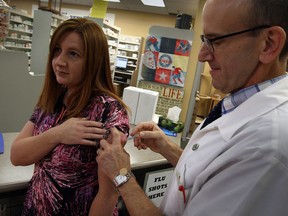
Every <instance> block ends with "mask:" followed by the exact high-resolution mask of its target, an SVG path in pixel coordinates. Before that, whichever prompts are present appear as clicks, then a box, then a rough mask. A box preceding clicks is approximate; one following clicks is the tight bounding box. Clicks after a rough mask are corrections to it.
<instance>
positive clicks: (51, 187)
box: [22, 95, 129, 216]
mask: <svg viewBox="0 0 288 216" xmlns="http://www.w3.org/2000/svg"><path fill="white" fill-rule="evenodd" d="M64 108H65V106H64V105H62V104H60V105H58V106H57V110H58V111H56V112H55V113H54V114H52V115H51V114H47V113H44V112H42V111H41V110H40V109H38V108H36V109H35V110H34V113H33V114H32V116H31V119H30V121H32V122H33V123H34V124H35V127H34V131H33V135H37V134H40V133H43V132H44V131H47V130H49V129H50V128H51V127H54V126H56V125H58V124H61V123H62V122H64V121H65V120H64V119H63V120H60V121H59V119H60V117H61V113H62V112H61V110H63V109H64ZM81 117H86V118H87V119H90V120H95V121H100V122H103V124H105V128H111V127H116V128H117V129H118V130H120V131H121V132H123V133H124V134H125V135H127V136H128V133H129V119H128V114H127V112H126V110H125V108H124V107H123V106H122V105H121V104H120V103H119V101H117V100H116V99H114V98H112V97H109V96H107V95H97V96H93V98H92V99H91V100H90V103H89V105H88V106H87V107H86V108H85V109H84V110H83V112H82V113H81ZM58 121H59V122H58ZM98 147H99V145H98V146H85V145H65V144H61V143H59V145H57V146H56V147H55V148H54V149H53V150H52V151H51V152H50V153H49V154H47V155H46V156H45V157H44V158H42V159H41V160H40V161H38V162H37V163H36V164H35V169H34V173H33V176H32V179H31V180H30V182H29V186H28V190H27V194H26V197H25V201H24V206H23V212H22V215H29V216H31V215H39V216H40V215H41V216H46V215H47V216H50V215H51V216H55V215H61V216H62V215H63V216H66V215H67V216H68V215H69V216H76V215H77V216H85V215H88V213H89V209H90V205H91V203H92V201H93V199H94V197H95V196H96V194H97V192H98V189H99V186H98V176H97V167H98V166H97V162H96V159H95V158H96V150H97V148H98ZM99 211H101V209H99ZM114 215H118V211H117V208H115V211H114Z"/></svg>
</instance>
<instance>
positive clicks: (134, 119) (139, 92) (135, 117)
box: [123, 86, 159, 124]
mask: <svg viewBox="0 0 288 216" xmlns="http://www.w3.org/2000/svg"><path fill="white" fill-rule="evenodd" d="M158 96H159V92H156V91H151V90H146V89H141V88H137V87H133V86H128V87H126V88H124V91H123V101H124V103H126V104H127V106H128V107H129V108H130V109H131V112H132V115H131V118H130V123H131V124H138V123H139V122H143V121H152V120H153V116H154V114H155V110H156V106H157V101H158Z"/></svg>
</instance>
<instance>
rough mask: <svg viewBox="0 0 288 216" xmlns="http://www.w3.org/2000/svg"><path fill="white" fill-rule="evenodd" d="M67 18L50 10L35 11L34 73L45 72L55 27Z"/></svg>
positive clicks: (32, 61)
mask: <svg viewBox="0 0 288 216" xmlns="http://www.w3.org/2000/svg"><path fill="white" fill-rule="evenodd" d="M66 19H67V18H66V17H62V16H58V15H55V14H53V13H51V12H49V11H42V10H35V11H34V22H33V36H32V50H31V67H30V71H31V72H33V73H34V74H38V75H39V74H45V71H46V64H47V58H48V53H49V43H50V37H51V35H52V33H53V31H54V29H55V28H56V27H57V26H58V25H59V24H60V23H61V22H63V21H64V20H66Z"/></svg>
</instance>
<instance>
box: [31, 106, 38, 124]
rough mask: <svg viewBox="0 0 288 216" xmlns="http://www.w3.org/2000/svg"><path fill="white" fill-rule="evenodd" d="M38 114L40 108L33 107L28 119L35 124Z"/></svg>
mask: <svg viewBox="0 0 288 216" xmlns="http://www.w3.org/2000/svg"><path fill="white" fill-rule="evenodd" d="M39 114H40V109H39V108H37V107H36V108H35V109H34V111H33V113H32V115H31V117H30V119H29V121H31V122H32V123H34V124H36V123H37V120H38V118H39Z"/></svg>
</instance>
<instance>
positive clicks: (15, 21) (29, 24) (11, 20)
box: [10, 19, 33, 27]
mask: <svg viewBox="0 0 288 216" xmlns="http://www.w3.org/2000/svg"><path fill="white" fill-rule="evenodd" d="M10 22H13V23H17V24H23V25H27V26H31V27H33V24H32V23H25V22H21V21H18V20H13V19H10Z"/></svg>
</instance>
